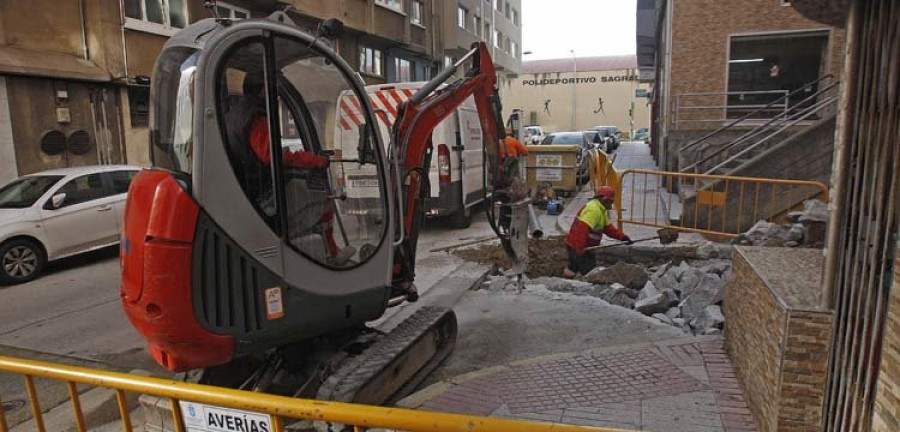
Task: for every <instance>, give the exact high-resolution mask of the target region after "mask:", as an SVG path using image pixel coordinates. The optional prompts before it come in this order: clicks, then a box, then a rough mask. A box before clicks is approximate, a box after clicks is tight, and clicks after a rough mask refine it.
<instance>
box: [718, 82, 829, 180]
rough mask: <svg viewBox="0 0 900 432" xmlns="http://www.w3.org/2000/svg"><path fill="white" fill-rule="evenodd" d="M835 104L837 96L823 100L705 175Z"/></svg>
mask: <svg viewBox="0 0 900 432" xmlns="http://www.w3.org/2000/svg"><path fill="white" fill-rule="evenodd" d="M835 103H837V96H831V97H828V98H826V99H824V100H822V101H819V102H816V104H815V105H813V106H812V107H809V108H808V109H807V110H805V111H801V114H802V115H801V116H799V117H798V118H796V119H794V120H793V121H791V122H790V123H786V124H784V126H782V127H781V128H780V129H778V130H776V131H775V132H773V133H771V134H769V135H768V136H766V137H765V138H763V139H761V140H759V141H757V142H755V143H754V144H752V145H749V146H747V147H746V148H744V149H743V150H741V151H739V152H737V153H735V154H734V155H733V156H731V157H729V158H728V159H725V160H724V161H723V162H722V163H720V164H718V165H716V166H714V167H712V168H710V169H708V170H706V172H705V173H706V174H709V173H711V172H714V171H716V170H717V169H719V168H721V167H723V166H725V165H726V164H728V163H730V162H732V161H734V160H735V159H738V158H739V157H741V156H743V155H745V154H747V153H749V152H750V151H752V150H753V149H755V148H757V147H759V146H760V145H762V143H764V142H766V141H768V140H769V139H770V138H772V137H774V136H776V135H778V134H780V133H781V132H784V131H785V130H786V129H788V128H790V127H792V126H795V125H797V124H798V123H800V122H801V121H804V120H806V119H807V118H809V117H810V116H812V115H813V114H817V113H818V112H819V111H821V110H822V109H824V108H828V107H829V106H831V105H833V104H835ZM719 153H721V151H720V152H716V153H715V154H719ZM711 157H712V155H710V156H708V157H707V158H706V159H705V160H704V162H705V161H706V160H709V158H711Z"/></svg>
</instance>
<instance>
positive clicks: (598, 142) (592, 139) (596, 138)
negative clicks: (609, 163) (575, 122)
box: [584, 130, 609, 152]
mask: <svg viewBox="0 0 900 432" xmlns="http://www.w3.org/2000/svg"><path fill="white" fill-rule="evenodd" d="M584 134H585V135H586V136H587V140H588V142H589V143H591V144H593V146H594V148H595V149H597V150H602V151H604V152H608V151H609V149H607V148H606V147H607V146H606V139H605V138H603V137H602V136H601V135H600V132H597V131H595V130H589V131H584Z"/></svg>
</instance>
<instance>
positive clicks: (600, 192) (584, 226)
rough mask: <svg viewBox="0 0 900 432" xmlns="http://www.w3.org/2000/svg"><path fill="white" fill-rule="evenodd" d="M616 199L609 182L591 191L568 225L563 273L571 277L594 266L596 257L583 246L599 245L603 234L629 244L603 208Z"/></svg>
mask: <svg viewBox="0 0 900 432" xmlns="http://www.w3.org/2000/svg"><path fill="white" fill-rule="evenodd" d="M615 201H616V190H615V189H613V188H612V187H609V186H601V187H600V188H599V189H597V191H596V193H595V194H594V198H592V199H591V200H590V201H588V203H587V204H585V205H584V207H582V208H581V210H579V211H578V216H577V217H576V218H575V221H574V222H572V226H571V227H570V228H569V234H568V235H566V253H567V255H568V262H567V264H566V269H565V270H563V277H565V278H569V279H571V278H574V277H575V276H577V275H579V274H581V275H582V276H583V275H586V274H587V273H588V272H590V271H591V270H593V269H594V268H595V267H597V259H596V257H595V256H594V254H593V253H592V252H590V251H587V250H585V249H587V248H589V247H593V246H599V245H600V241H601V240H602V239H603V235H604V234H606V235H607V236H609V237H612V238H614V239H616V240H619V241H623V242H625V243H627V244H631V238H629V237H628V236H627V235H625V233H624V232H622V231H621V230H619V229H618V228H616V227H615V225H613V224H611V223H609V217H608V216H607V211H609V210H610V209H612V206H613V203H615Z"/></svg>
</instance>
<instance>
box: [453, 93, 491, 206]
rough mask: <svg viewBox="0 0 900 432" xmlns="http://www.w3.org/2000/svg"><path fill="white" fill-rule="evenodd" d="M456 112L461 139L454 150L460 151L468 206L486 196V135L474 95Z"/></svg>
mask: <svg viewBox="0 0 900 432" xmlns="http://www.w3.org/2000/svg"><path fill="white" fill-rule="evenodd" d="M456 112H457V116H456V118H457V121H458V130H459V137H460V140H459V142H458V143H457V146H456V147H454V150H456V151H459V152H460V166H461V169H462V173H461V177H462V195H463V202H464V203H465V205H466V207H468V206H471V205H473V204H476V203H478V202H479V201H481V199H482V198H483V196H484V194H483V192H482V189H484V159H483V154H482V152H483V150H484V143H483V142H482V141H483V139H484V135H483V133H482V130H481V121H480V120H479V118H478V110H477V109H476V108H475V100H474V99H473V98H472V97H469V98H468V99H466V101H465V102H464V103H463V104H462V106H460V107H459V108H458V109H457V110H456Z"/></svg>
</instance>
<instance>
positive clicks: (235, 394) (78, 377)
mask: <svg viewBox="0 0 900 432" xmlns="http://www.w3.org/2000/svg"><path fill="white" fill-rule="evenodd" d="M0 372H5V373H12V374H19V375H22V376H23V379H24V381H25V386H26V390H27V393H28V398H29V400H30V402H31V407H32V413H33V414H34V417H33V419H32V420H29V421H31V422H32V423H33V424H34V430H36V431H38V432H44V431H46V430H47V429H46V428H45V425H44V422H43V417H42V410H41V407H40V403H39V402H38V394H37V391H36V390H35V386H34V378H42V379H50V380H58V381H62V382H64V383H65V384H66V385H67V387H68V389H69V394H70V397H71V402H72V407H73V410H74V413H73V416H74V420H75V424H76V427H77V430H78V431H85V430H87V429H86V427H87V426H92V427H96V426H100V425H85V422H84V417H83V415H82V412H81V406H80V404H79V399H78V393H77V391H76V389H75V384H85V385H90V386H96V387H103V388H108V389H113V390H115V392H116V401H117V403H118V407H119V414H120V416H121V420H122V428H123V430H124V431H126V432H129V431H131V430H132V427H131V420H130V418H129V411H128V406H127V403H126V398H125V392H132V393H137V394H146V395H152V396H158V397H164V398H169V399H170V401H171V404H172V405H171V406H172V407H173V409H172V420H173V424H174V426H175V430H176V432H185V431H189V430H190V429H187V428H186V426H185V422H184V419H183V415H182V411H181V409H179V407H182V406H183V405H184V404H204V406H211V407H215V408H212V409H217V408H219V407H221V408H223V409H233V410H243V411H248V413H246V414H244V413H241V415H240V416H239V417H240V418H241V419H242V420H240V421H242V422H246V421H249V420H247V419H251V420H253V419H259V420H258V421H260V422H265V425H266V428H265V429H262V428H261V427H258V428H257V429H258V430H267V431H271V432H282V431H284V430H285V424H286V423H289V421H292V420H312V421H320V422H331V423H335V424H338V425H350V426H352V429H353V430H354V431H362V430H366V429H368V428H382V429H390V430H399V431H412V432H418V431H421V432H426V431H428V432H431V431H435V432H436V431H451V432H452V431H460V432H463V431H465V432H477V431H512V432H516V431H538V432H540V431H547V432H550V431H553V432H589V431H595V432H615V431H622V432H624V430H622V429H611V428H598V427H587V426H575V425H563V424H558V423H542V422H535V421H523V420H511V419H502V418H492V417H479V416H471V415H461V414H448V413H439V412H431V411H415V410H409V409H401V408H390V407H377V406H369V405H358V404H349V403H340V402H326V401H318V400H306V399H295V398H290V397H285V396H274V395H267V394H262V393H255V392H249V391H241V390H232V389H226V388H221V387H213V386H207V385H199V384H189V383H184V382H177V381H171V380H165V379H160V378H149V377H143V376H137V375H129V374H123V373H118V372H108V371H103V370H97V369H89V368H84V367H77V366H66V365H60V364H55V363H49V362H43V361H36V360H25V359H18V358H13V357H7V356H0ZM0 402H2V395H0ZM182 402H184V404H183V403H182ZM189 406H190V405H189ZM2 407H3V405H2V403H0V432H7V431H8V430H9V428H8V425H7V423H6V414H5V413H4V412H3V408H2ZM222 411H224V410H222ZM253 421H256V420H253ZM248 427H249V426H248ZM245 429H246V430H250V429H247V428H245ZM216 430H229V429H216ZM236 430H240V429H236ZM335 430H343V428H341V427H337V428H335Z"/></svg>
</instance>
